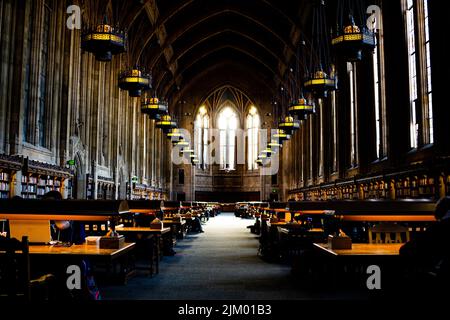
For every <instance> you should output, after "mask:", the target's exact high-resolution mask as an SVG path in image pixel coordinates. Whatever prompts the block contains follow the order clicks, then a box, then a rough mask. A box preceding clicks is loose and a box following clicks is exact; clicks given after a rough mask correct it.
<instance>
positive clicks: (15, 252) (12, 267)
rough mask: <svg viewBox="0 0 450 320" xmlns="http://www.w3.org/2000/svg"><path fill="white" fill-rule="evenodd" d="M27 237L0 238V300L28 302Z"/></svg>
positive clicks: (28, 268) (29, 289)
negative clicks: (19, 238)
mask: <svg viewBox="0 0 450 320" xmlns="http://www.w3.org/2000/svg"><path fill="white" fill-rule="evenodd" d="M28 245H29V244H28V237H26V236H24V237H22V241H19V240H17V239H15V238H12V239H8V238H5V237H0V298H5V297H6V298H9V299H20V298H22V299H25V300H30V297H31V287H30V256H29V248H28Z"/></svg>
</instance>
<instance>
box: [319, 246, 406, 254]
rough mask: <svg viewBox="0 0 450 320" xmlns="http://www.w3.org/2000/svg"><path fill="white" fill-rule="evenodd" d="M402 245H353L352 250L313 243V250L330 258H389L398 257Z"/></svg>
mask: <svg viewBox="0 0 450 320" xmlns="http://www.w3.org/2000/svg"><path fill="white" fill-rule="evenodd" d="M402 245H403V244H402V243H390V244H385V243H382V244H380V243H377V244H368V243H353V244H352V249H346V250H344V249H331V248H330V247H329V246H328V244H323V243H314V247H315V249H317V250H318V251H319V252H321V253H324V254H325V255H328V256H330V257H355V256H358V257H374V256H378V257H389V256H398V255H399V252H400V248H401V246H402Z"/></svg>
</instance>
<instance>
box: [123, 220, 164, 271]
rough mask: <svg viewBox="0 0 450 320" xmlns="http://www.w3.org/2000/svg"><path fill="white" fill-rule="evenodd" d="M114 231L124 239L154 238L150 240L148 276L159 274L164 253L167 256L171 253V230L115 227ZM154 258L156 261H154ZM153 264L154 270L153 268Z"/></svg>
mask: <svg viewBox="0 0 450 320" xmlns="http://www.w3.org/2000/svg"><path fill="white" fill-rule="evenodd" d="M116 231H117V232H119V233H123V234H125V237H127V235H128V236H130V235H133V237H134V236H135V235H138V234H144V235H149V236H151V237H154V239H150V240H152V241H151V243H152V248H151V249H152V252H150V255H151V257H150V266H149V269H150V275H153V273H154V271H155V273H159V260H161V259H162V257H163V255H164V253H166V254H167V255H169V253H171V252H172V251H173V242H172V236H171V231H172V230H171V228H168V227H166V228H162V229H153V228H149V227H117V228H116ZM154 258H156V259H154ZM153 263H154V264H155V268H154V266H153Z"/></svg>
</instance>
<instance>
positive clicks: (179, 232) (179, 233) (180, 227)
mask: <svg viewBox="0 0 450 320" xmlns="http://www.w3.org/2000/svg"><path fill="white" fill-rule="evenodd" d="M163 224H164V225H166V226H169V227H170V228H171V229H172V232H173V235H174V236H175V237H176V238H177V239H183V238H184V237H185V236H186V234H187V224H186V220H170V219H164V220H163Z"/></svg>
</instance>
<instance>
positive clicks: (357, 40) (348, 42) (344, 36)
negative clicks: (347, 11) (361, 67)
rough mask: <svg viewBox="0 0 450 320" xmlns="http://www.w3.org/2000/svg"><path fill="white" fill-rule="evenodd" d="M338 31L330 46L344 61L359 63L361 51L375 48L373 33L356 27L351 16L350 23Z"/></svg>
mask: <svg viewBox="0 0 450 320" xmlns="http://www.w3.org/2000/svg"><path fill="white" fill-rule="evenodd" d="M339 29H340V30H339V31H338V33H337V34H336V36H335V37H334V38H333V39H332V41H331V44H332V45H333V48H334V50H335V52H336V54H337V55H338V56H339V57H340V58H342V59H343V60H344V61H348V62H355V61H361V60H362V56H363V51H370V50H373V49H374V48H375V45H376V41H375V33H374V32H373V31H370V30H368V29H367V28H366V27H363V28H360V27H358V26H357V25H356V24H355V20H354V19H353V16H351V15H350V21H348V22H347V24H346V25H345V26H343V27H342V26H341V27H339Z"/></svg>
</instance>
